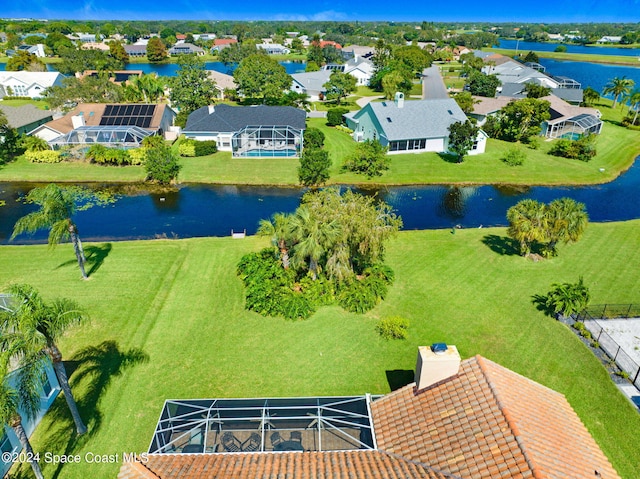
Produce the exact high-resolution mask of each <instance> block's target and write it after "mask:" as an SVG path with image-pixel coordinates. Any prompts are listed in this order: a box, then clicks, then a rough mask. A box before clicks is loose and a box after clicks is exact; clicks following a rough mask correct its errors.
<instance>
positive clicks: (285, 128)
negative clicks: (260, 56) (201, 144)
mask: <svg viewBox="0 0 640 479" xmlns="http://www.w3.org/2000/svg"><path fill="white" fill-rule="evenodd" d="M305 120H306V113H305V112H304V111H302V110H299V109H297V108H294V107H291V106H267V105H257V106H230V105H224V104H223V105H215V106H214V105H209V106H208V107H207V106H205V107H202V108H199V109H198V110H196V111H194V112H193V113H191V114H190V115H189V118H188V119H187V124H186V126H185V127H184V129H183V134H184V135H185V136H186V137H187V138H193V139H195V140H200V141H204V140H215V141H216V142H217V144H218V149H219V150H222V151H231V152H232V154H233V156H239V157H248V156H256V157H261V156H269V157H274V156H289V157H296V156H299V155H300V152H301V150H302V142H303V134H304V130H305V128H306V124H305Z"/></svg>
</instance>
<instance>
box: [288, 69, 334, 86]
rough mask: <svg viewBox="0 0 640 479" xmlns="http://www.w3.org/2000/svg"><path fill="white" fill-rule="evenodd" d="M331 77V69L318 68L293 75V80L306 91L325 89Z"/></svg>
mask: <svg viewBox="0 0 640 479" xmlns="http://www.w3.org/2000/svg"><path fill="white" fill-rule="evenodd" d="M329 77H331V70H318V71H315V72H304V73H294V74H292V75H291V78H293V81H294V82H295V83H297V84H299V85H300V86H301V87H302V88H303V89H304V90H305V91H325V90H326V88H325V87H324V86H323V85H324V84H325V83H327V82H328V81H329Z"/></svg>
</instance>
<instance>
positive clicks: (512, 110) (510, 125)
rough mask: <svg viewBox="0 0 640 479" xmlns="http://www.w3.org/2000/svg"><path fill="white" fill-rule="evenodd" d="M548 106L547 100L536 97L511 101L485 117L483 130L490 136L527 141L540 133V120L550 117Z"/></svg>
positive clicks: (513, 140) (505, 139)
mask: <svg viewBox="0 0 640 479" xmlns="http://www.w3.org/2000/svg"><path fill="white" fill-rule="evenodd" d="M549 107H550V103H549V102H548V101H547V100H540V99H537V98H523V99H522V100H514V101H511V102H509V103H508V104H507V105H506V106H505V107H504V108H502V109H501V110H500V111H499V112H498V114H497V115H495V116H491V117H489V118H488V119H487V122H486V123H485V124H484V126H483V130H484V131H485V132H486V133H487V134H488V135H489V136H490V137H492V138H498V139H500V140H504V141H511V142H516V141H521V142H527V141H529V140H530V138H533V137H535V136H537V135H539V134H540V131H541V130H542V126H541V124H542V122H544V121H546V120H548V119H549V118H550V117H551V114H550V113H549Z"/></svg>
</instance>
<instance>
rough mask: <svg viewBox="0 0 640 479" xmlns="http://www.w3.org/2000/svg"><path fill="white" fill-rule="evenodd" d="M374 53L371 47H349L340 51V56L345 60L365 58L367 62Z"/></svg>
mask: <svg viewBox="0 0 640 479" xmlns="http://www.w3.org/2000/svg"><path fill="white" fill-rule="evenodd" d="M374 52H375V50H374V48H373V47H368V46H362V45H349V46H348V47H344V48H343V49H342V56H343V57H344V59H345V60H350V59H352V58H366V59H367V60H370V59H371V57H372V56H373V54H374Z"/></svg>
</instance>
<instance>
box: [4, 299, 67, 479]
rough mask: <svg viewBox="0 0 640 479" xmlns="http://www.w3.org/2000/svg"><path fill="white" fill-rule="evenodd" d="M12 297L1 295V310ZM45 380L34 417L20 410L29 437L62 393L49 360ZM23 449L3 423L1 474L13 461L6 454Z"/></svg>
mask: <svg viewBox="0 0 640 479" xmlns="http://www.w3.org/2000/svg"><path fill="white" fill-rule="evenodd" d="M10 302H11V297H10V296H9V295H6V294H1V295H0V310H5V311H7V310H9V311H10V309H9V308H10V307H11V306H10ZM43 373H44V380H43V383H42V390H41V391H40V409H39V411H38V413H37V414H36V416H35V417H34V418H29V416H28V414H27V413H26V412H25V411H22V410H20V411H19V413H20V417H21V418H22V426H23V427H24V430H25V433H26V434H27V437H29V436H31V434H32V433H33V431H34V430H35V428H36V426H37V425H38V424H39V423H40V421H41V420H42V418H43V417H44V415H45V413H46V412H47V410H48V409H49V408H50V407H51V405H52V404H53V401H54V400H55V399H56V397H57V396H58V394H59V393H60V385H59V383H58V378H57V377H56V374H55V371H54V370H53V365H52V364H51V363H50V362H48V363H47V365H46V366H45V368H44V371H43ZM18 374H19V370H13V371H11V372H10V373H9V375H8V383H9V386H10V387H15V386H16V382H17V379H18V378H17V376H18ZM20 451H22V444H21V443H20V440H19V439H18V437H17V436H16V433H15V432H14V430H13V429H12V428H11V427H9V426H8V425H6V424H3V425H2V429H0V476H1V477H5V474H7V472H9V469H11V466H12V465H13V461H10V460H7V459H9V458H8V457H6V456H5V454H9V455H11V454H14V455H17V454H19V453H20Z"/></svg>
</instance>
